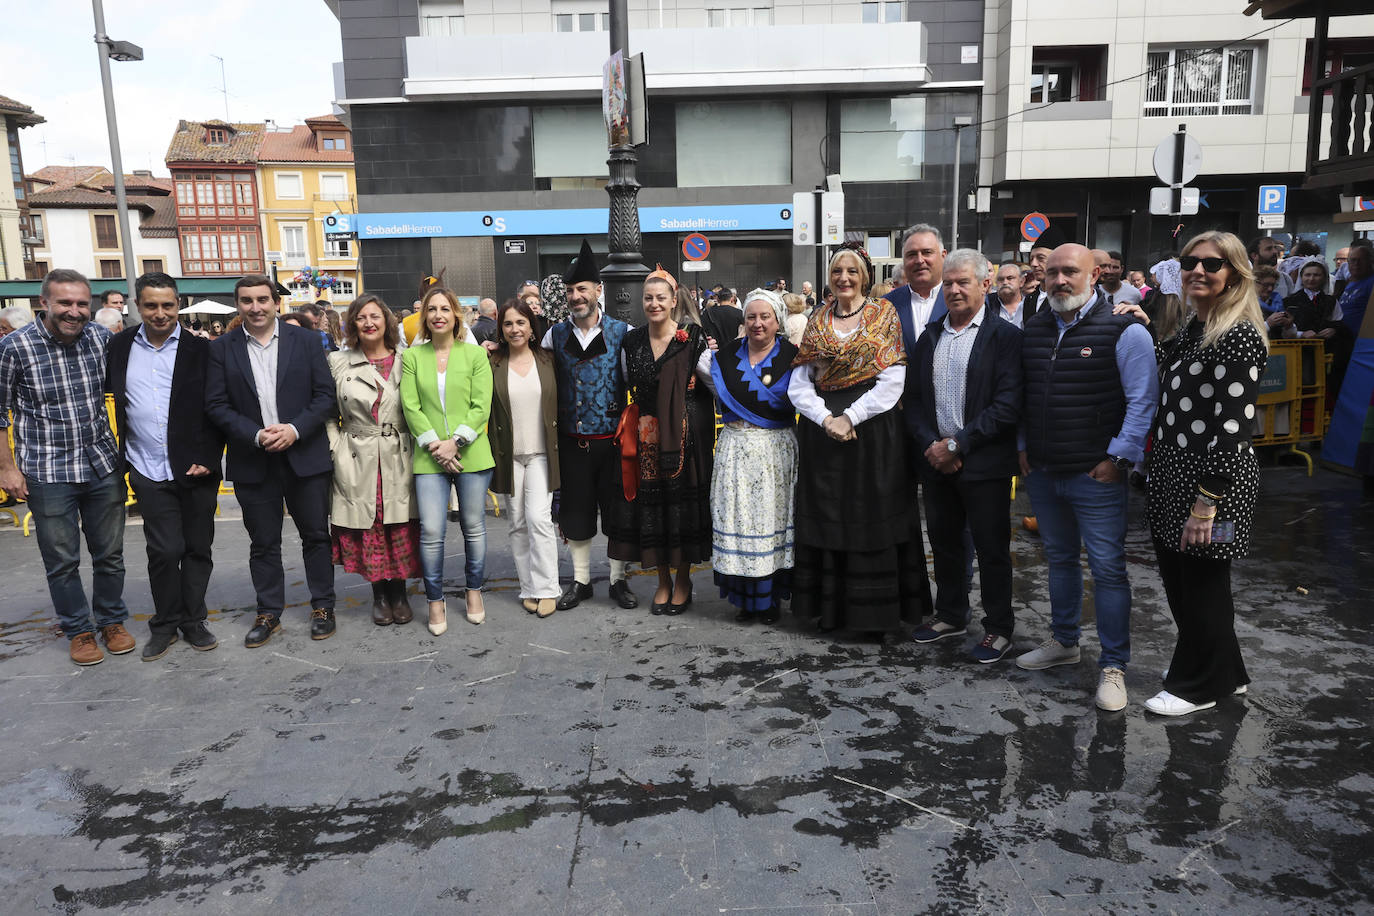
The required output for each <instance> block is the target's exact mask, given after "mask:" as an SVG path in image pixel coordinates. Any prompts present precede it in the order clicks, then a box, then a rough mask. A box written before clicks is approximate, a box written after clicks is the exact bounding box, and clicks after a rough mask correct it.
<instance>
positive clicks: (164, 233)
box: [28, 165, 182, 279]
mask: <svg viewBox="0 0 1374 916" xmlns="http://www.w3.org/2000/svg"><path fill="white" fill-rule="evenodd" d="M28 185H29V205H30V208H31V212H30V225H31V231H32V233H33V237H34V242H35V244H34V245H33V246H32V253H33V258H32V267H33V277H34V278H35V279H36V278H39V277H42V276H43V275H44V274H46V273H47V272H48V271H49V270H52V269H54V268H59V267H62V268H69V269H73V270H79V271H81V272H82V273H83V274H85V275H86V276H88V277H92V278H97V277H98V278H102V279H115V278H123V277H124V248H125V244H124V239H123V238H121V236H120V231H119V217H118V210H117V207H116V203H115V194H114V176H113V175H111V174H110V172H109V171H108V170H107V169H105V168H104V167H103V166H98V165H92V166H47V167H45V168H41V169H39V170H38V171H37V172H34V173H33V174H32V175H30V176H29V181H28ZM124 187H125V194H126V199H127V201H128V204H129V222H130V224H131V229H132V230H133V233H134V239H133V256H134V265H135V269H136V270H137V271H138V273H140V274H142V273H148V272H150V271H161V272H164V273H169V274H172V275H173V276H180V275H181V268H182V265H181V257H180V251H179V246H178V243H177V227H176V202H175V200H174V199H173V197H172V182H171V180H170V179H166V178H154V177H153V175H152V173H151V172H142V171H140V172H135V173H134V174H132V175H126V176H124Z"/></svg>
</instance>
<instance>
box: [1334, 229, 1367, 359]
mask: <svg viewBox="0 0 1374 916" xmlns="http://www.w3.org/2000/svg"><path fill="white" fill-rule="evenodd" d="M1346 270H1348V271H1350V282H1349V283H1347V284H1346V285H1345V289H1343V290H1341V298H1340V301H1339V302H1338V303H1337V308H1338V309H1339V311H1340V316H1341V317H1340V320H1341V321H1342V322H1344V323H1345V326H1346V327H1348V328H1349V329H1350V333H1352V334H1354V335H1355V336H1356V337H1359V336H1360V326H1361V325H1362V324H1364V313H1365V310H1366V309H1367V308H1368V307H1369V296H1370V293H1371V292H1374V250H1372V249H1370V248H1368V247H1365V246H1363V245H1359V246H1355V245H1352V246H1351V248H1350V254H1349V255H1347V260H1346Z"/></svg>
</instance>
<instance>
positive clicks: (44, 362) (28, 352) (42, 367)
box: [0, 270, 134, 665]
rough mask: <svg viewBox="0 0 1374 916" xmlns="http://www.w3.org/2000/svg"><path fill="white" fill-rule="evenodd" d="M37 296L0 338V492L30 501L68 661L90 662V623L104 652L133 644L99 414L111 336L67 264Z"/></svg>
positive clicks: (118, 517)
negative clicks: (31, 312)
mask: <svg viewBox="0 0 1374 916" xmlns="http://www.w3.org/2000/svg"><path fill="white" fill-rule="evenodd" d="M38 301H39V303H40V304H41V305H42V307H43V309H44V310H45V311H46V313H47V314H46V315H44V317H43V319H42V320H41V321H35V322H33V323H32V324H29V325H25V326H24V327H23V328H21V329H20V330H18V331H16V332H14V333H13V334H9V335H7V336H6V337H5V338H4V339H3V340H0V430H3V433H0V488H3V489H5V490H7V491H9V492H10V493H11V494H12V495H13V496H15V497H16V498H18V499H27V500H28V501H29V509H30V510H31V511H32V512H33V517H34V521H35V522H36V524H37V528H38V531H37V538H38V550H39V552H40V553H41V554H42V556H43V567H44V568H45V569H46V570H47V573H48V592H49V593H50V594H51V595H52V603H53V607H54V608H56V610H57V616H58V619H59V620H60V621H61V624H62V632H63V633H64V634H66V636H67V638H68V639H70V640H71V657H72V661H74V662H76V664H78V665H94V664H98V663H99V662H101V661H103V660H104V658H105V655H104V653H103V652H101V650H100V646H99V644H98V643H97V642H96V637H95V631H96V629H97V628H98V629H99V630H100V635H101V637H102V638H103V639H104V641H105V648H106V649H107V650H108V651H109V652H110V653H111V654H112V655H123V654H124V653H126V652H131V651H133V648H134V638H133V637H132V636H130V635H129V631H128V630H126V629H125V628H124V621H125V620H127V619H128V618H129V609H128V607H126V606H125V604H124V597H123V595H124V515H125V513H124V497H125V489H124V479H123V476H122V475H121V474H119V473H118V471H117V469H116V468H117V464H118V452H117V449H116V447H115V439H114V434H113V433H112V432H111V431H110V420H109V414H108V413H107V412H106V410H105V348H106V346H107V345H108V344H109V342H110V332H109V331H107V330H105V329H104V328H102V327H100V326H99V325H97V324H94V323H93V322H92V321H91V285H90V283H89V282H88V281H87V280H86V278H85V277H83V276H82V275H81V274H79V273H77V272H76V271H74V270H54V271H52V272H51V273H49V274H48V275H47V276H46V277H44V278H43V290H42V295H41V296H40V297H39V300H38ZM11 418H12V419H13V424H14V425H13V433H12V434H11V427H10V423H11ZM11 436H13V440H14V446H15V454H13V455H12V454H11V453H10V441H11ZM16 457H17V459H18V462H17V463H16V460H15V459H16ZM83 530H84V532H85V535H86V543H87V545H88V546H89V548H90V552H91V566H92V567H93V570H94V574H93V576H92V579H91V588H92V599H93V600H92V601H91V602H90V603H87V601H86V592H85V590H84V589H83V588H82V586H81V573H80V563H81V534H82V531H83ZM92 610H94V612H95V622H94V624H92V622H91V612H92Z"/></svg>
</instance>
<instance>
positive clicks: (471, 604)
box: [464, 588, 487, 623]
mask: <svg viewBox="0 0 1374 916" xmlns="http://www.w3.org/2000/svg"><path fill="white" fill-rule="evenodd" d="M474 598H475V599H476V600H473V599H474ZM467 602H468V607H467V611H466V613H465V614H464V616H466V617H467V619H468V623H481V622H482V621H484V620H486V619H487V609H486V606H485V605H484V604H483V603H482V593H481V592H480V591H478V590H477V589H473V588H470V589H468V596H467Z"/></svg>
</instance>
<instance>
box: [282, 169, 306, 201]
mask: <svg viewBox="0 0 1374 916" xmlns="http://www.w3.org/2000/svg"><path fill="white" fill-rule="evenodd" d="M276 180H277V197H278V198H280V199H281V200H304V199H305V181H304V179H303V178H302V177H301V173H300V172H278V173H277V176H276Z"/></svg>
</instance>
